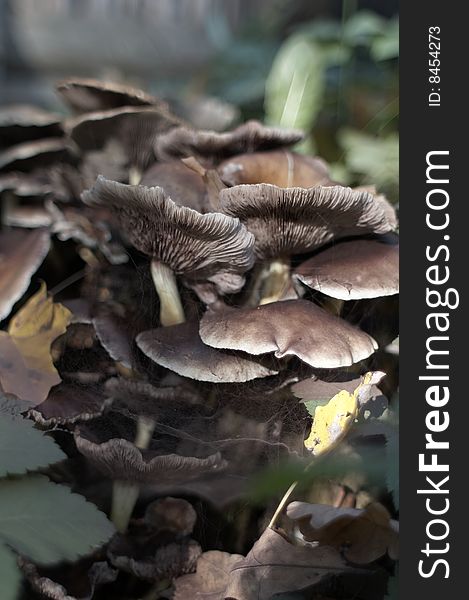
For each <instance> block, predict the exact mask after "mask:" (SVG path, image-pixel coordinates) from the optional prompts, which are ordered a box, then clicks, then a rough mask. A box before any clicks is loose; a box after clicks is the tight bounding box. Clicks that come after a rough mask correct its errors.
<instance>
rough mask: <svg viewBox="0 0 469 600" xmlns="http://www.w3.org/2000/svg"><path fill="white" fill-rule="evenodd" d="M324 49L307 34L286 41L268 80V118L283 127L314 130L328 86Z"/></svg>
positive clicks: (268, 120) (270, 122)
mask: <svg viewBox="0 0 469 600" xmlns="http://www.w3.org/2000/svg"><path fill="white" fill-rule="evenodd" d="M324 70H325V66H324V60H323V57H322V53H321V49H320V46H319V45H318V44H316V43H315V42H312V41H309V40H308V39H307V37H306V36H305V35H302V34H301V35H298V34H297V35H293V36H291V37H290V38H288V40H287V41H286V42H285V43H284V44H283V45H282V47H281V48H280V50H279V52H278V53H277V56H276V57H275V60H274V63H273V65H272V69H271V71H270V73H269V76H268V78H267V81H266V95H265V110H266V121H267V122H268V123H269V124H271V125H279V126H280V127H293V128H299V129H305V130H310V129H311V127H312V125H313V124H314V122H315V120H316V117H317V115H318V113H319V110H320V108H321V106H322V99H323V95H324V90H325V78H324Z"/></svg>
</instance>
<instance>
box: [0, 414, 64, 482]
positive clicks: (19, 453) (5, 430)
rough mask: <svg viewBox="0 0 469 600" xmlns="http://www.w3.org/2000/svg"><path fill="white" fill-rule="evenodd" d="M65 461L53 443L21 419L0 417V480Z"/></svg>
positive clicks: (31, 424) (60, 451)
mask: <svg viewBox="0 0 469 600" xmlns="http://www.w3.org/2000/svg"><path fill="white" fill-rule="evenodd" d="M64 458H67V457H66V455H65V454H64V453H63V452H62V450H61V449H60V448H59V447H58V446H57V444H56V443H55V442H54V440H53V439H52V438H51V437H48V436H47V435H44V434H43V433H42V432H41V431H39V430H38V429H35V428H34V423H32V422H31V421H28V420H27V419H23V418H22V417H16V418H13V417H10V416H7V415H2V414H0V477H5V476H6V475H19V474H21V473H26V472H27V471H34V470H35V469H39V468H41V467H47V466H48V465H50V464H52V463H55V462H58V461H59V460H63V459H64Z"/></svg>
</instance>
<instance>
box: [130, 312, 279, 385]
mask: <svg viewBox="0 0 469 600" xmlns="http://www.w3.org/2000/svg"><path fill="white" fill-rule="evenodd" d="M136 342H137V345H138V347H139V348H140V350H141V351H142V352H143V353H144V354H146V355H147V356H148V357H149V358H150V359H151V360H153V361H154V362H156V363H157V364H159V365H161V366H163V367H165V368H166V369H170V370H172V371H175V372H176V373H178V374H179V375H182V376H183V377H190V378H191V379H197V380H199V381H209V382H211V383H234V382H243V381H250V380H251V379H256V378H257V377H268V376H269V375H276V374H277V371H274V370H272V369H268V368H267V367H265V366H263V365H262V364H259V363H258V362H255V361H253V360H252V359H251V360H250V359H249V357H246V358H245V357H243V356H239V355H237V354H233V353H228V352H220V351H219V350H215V349H214V348H211V347H210V346H206V345H205V344H204V343H203V342H202V340H201V339H200V337H199V334H198V323H194V322H187V323H181V324H180V325H172V326H170V327H160V328H158V329H152V330H150V331H144V332H142V333H140V334H139V335H138V336H137V338H136Z"/></svg>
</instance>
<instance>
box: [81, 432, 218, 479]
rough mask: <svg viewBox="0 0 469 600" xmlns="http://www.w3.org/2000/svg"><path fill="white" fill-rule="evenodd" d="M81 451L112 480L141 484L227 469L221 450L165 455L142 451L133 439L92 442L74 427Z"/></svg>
mask: <svg viewBox="0 0 469 600" xmlns="http://www.w3.org/2000/svg"><path fill="white" fill-rule="evenodd" d="M74 437H75V443H76V445H77V449H78V451H79V452H80V453H81V454H83V455H84V456H86V458H88V459H89V460H91V461H92V462H93V463H94V464H95V465H96V467H97V468H98V469H99V470H100V471H101V472H102V473H104V474H105V475H107V476H108V477H109V478H110V479H113V480H115V479H119V480H124V481H131V482H138V483H159V482H161V483H166V482H171V481H177V480H179V481H181V480H186V479H191V478H195V477H198V476H200V475H204V474H205V473H207V472H208V471H212V472H214V471H219V470H222V469H223V468H225V466H226V461H224V460H223V459H222V457H221V455H220V453H219V452H217V453H216V454H212V455H210V456H208V457H207V458H195V457H193V456H179V455H178V454H166V455H160V456H154V454H155V453H154V452H152V451H150V450H148V451H142V450H140V449H139V448H137V447H136V446H135V445H134V444H133V443H132V442H129V441H128V440H124V439H121V438H113V439H111V440H108V441H107V442H103V443H99V442H94V441H91V440H89V439H87V438H85V437H83V436H82V435H81V434H80V430H79V429H76V430H75V436H74Z"/></svg>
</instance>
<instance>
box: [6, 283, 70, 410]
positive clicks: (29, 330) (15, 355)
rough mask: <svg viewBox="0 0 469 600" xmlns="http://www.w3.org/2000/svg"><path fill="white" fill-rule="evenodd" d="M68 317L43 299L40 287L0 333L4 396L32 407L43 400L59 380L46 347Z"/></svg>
mask: <svg viewBox="0 0 469 600" xmlns="http://www.w3.org/2000/svg"><path fill="white" fill-rule="evenodd" d="M71 318H72V313H71V312H70V311H69V310H68V309H67V308H65V307H64V306H62V305H61V304H56V303H54V301H53V300H52V298H51V297H49V296H48V295H47V290H46V286H45V284H44V283H43V284H42V285H41V288H40V289H39V291H38V292H37V293H36V294H35V295H34V296H32V298H30V299H29V300H28V302H27V303H26V304H25V305H24V306H23V307H22V308H21V310H19V311H18V312H17V313H16V315H15V316H14V317H13V318H12V320H11V321H10V325H9V327H8V332H6V331H0V383H1V386H2V389H3V391H4V392H6V393H10V394H15V396H18V398H21V399H22V400H26V401H27V402H29V403H31V404H32V405H34V406H35V405H36V404H39V403H40V402H42V401H43V400H45V399H46V398H47V395H48V393H49V390H50V389H51V387H52V386H54V385H57V384H58V383H60V381H61V379H60V377H59V374H58V373H57V370H56V368H55V367H54V364H53V362H52V357H51V353H50V347H51V344H52V342H53V341H54V340H55V339H56V338H58V337H59V336H60V335H62V334H63V333H64V332H65V330H66V328H67V325H68V324H69V323H70V321H71Z"/></svg>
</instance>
